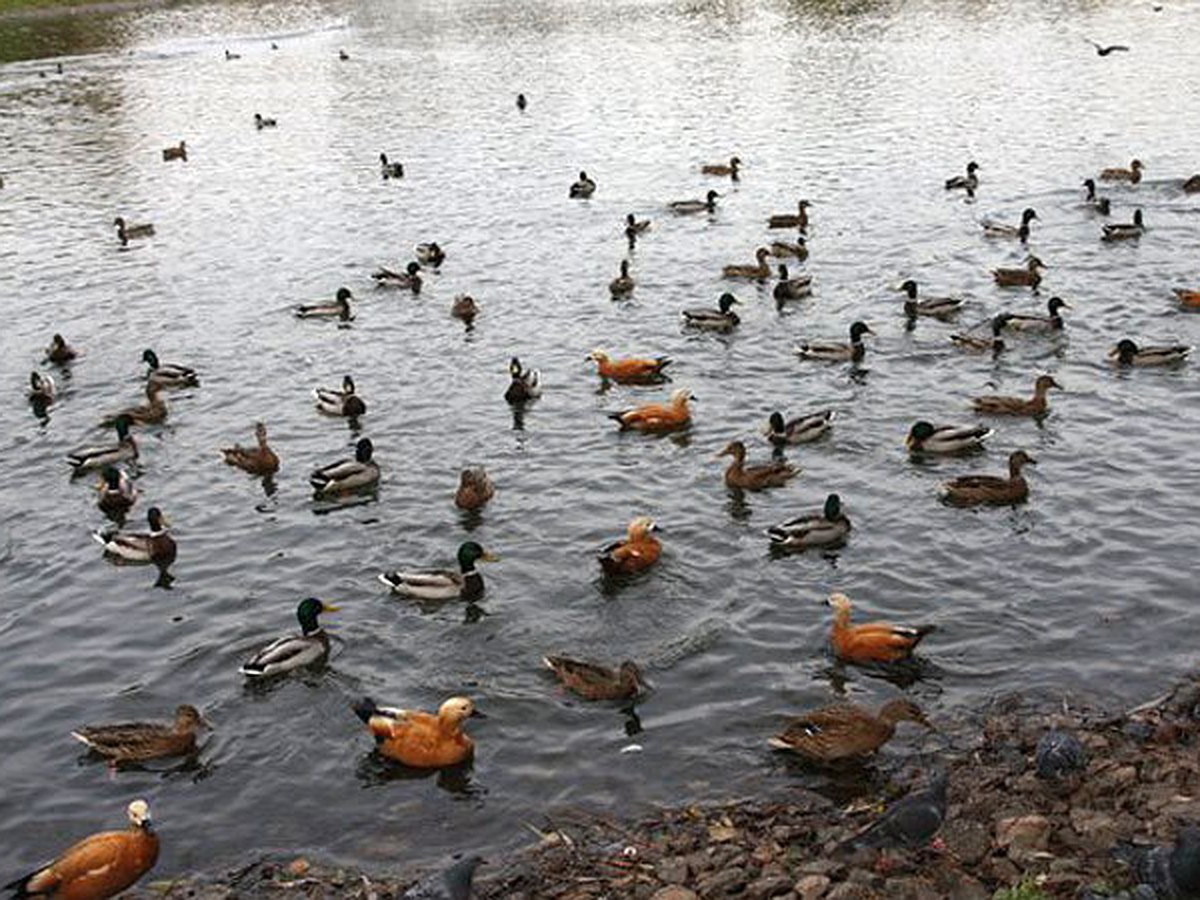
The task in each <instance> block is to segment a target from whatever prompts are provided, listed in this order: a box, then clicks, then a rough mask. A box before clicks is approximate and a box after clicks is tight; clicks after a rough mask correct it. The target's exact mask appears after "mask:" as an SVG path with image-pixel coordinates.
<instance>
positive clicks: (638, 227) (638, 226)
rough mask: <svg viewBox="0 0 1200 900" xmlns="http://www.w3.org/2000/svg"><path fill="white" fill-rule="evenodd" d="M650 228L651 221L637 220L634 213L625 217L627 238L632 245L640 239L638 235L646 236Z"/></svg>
mask: <svg viewBox="0 0 1200 900" xmlns="http://www.w3.org/2000/svg"><path fill="white" fill-rule="evenodd" d="M649 228H650V220H649V219H635V218H634V217H633V213H629V215H627V216H626V217H625V237H627V238H629V243H631V244H632V243H634V242H635V241H636V240H637V239H638V235H641V234H645V233H646V231H647V230H648V229H649Z"/></svg>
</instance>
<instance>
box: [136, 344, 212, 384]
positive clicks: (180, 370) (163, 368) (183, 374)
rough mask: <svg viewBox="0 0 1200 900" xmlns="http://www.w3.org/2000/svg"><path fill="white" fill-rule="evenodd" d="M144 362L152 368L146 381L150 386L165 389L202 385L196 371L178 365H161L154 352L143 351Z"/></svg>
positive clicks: (148, 371) (147, 374)
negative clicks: (154, 385)
mask: <svg viewBox="0 0 1200 900" xmlns="http://www.w3.org/2000/svg"><path fill="white" fill-rule="evenodd" d="M142 362H144V363H145V364H146V365H148V366H149V367H150V368H149V369H148V370H147V372H146V381H147V382H149V383H150V384H157V385H159V386H161V387H165V388H183V387H198V386H199V384H200V377H199V376H198V375H197V374H196V370H195V369H192V368H190V367H188V366H181V365H179V364H178V363H165V364H164V363H160V362H159V361H158V354H156V353H155V352H154V351H153V350H150V349H146V350H143V351H142Z"/></svg>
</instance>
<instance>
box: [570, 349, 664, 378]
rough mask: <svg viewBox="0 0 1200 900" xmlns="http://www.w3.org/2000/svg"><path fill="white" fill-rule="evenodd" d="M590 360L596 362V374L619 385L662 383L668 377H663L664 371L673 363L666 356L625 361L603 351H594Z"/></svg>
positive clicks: (628, 358)
mask: <svg viewBox="0 0 1200 900" xmlns="http://www.w3.org/2000/svg"><path fill="white" fill-rule="evenodd" d="M588 359H591V360H595V362H596V372H597V374H598V375H599V376H600V377H601V378H607V379H608V380H609V381H615V382H617V383H618V384H637V383H639V382H642V383H644V382H648V381H650V382H653V381H661V380H663V379H664V378H665V377H666V376H665V375H663V369H665V368H666V367H667V366H668V365H670V363H671V360H670V359H669V358H668V357H666V356H659V357H655V358H654V359H648V358H641V357H632V356H631V357H626V358H624V359H612V358H610V357H609V355H608V354H607V353H605V352H604V351H603V350H593V351H592V352H591V354H590V355H589V356H588Z"/></svg>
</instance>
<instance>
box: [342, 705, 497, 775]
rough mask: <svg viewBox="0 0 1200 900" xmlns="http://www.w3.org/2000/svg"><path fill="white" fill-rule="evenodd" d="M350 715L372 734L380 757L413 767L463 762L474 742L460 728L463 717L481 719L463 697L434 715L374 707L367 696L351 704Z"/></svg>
mask: <svg viewBox="0 0 1200 900" xmlns="http://www.w3.org/2000/svg"><path fill="white" fill-rule="evenodd" d="M353 709H354V714H355V715H357V716H358V717H359V718H360V719H362V721H363V723H364V724H365V725H366V726H367V730H368V731H370V732H371V734H372V735H373V736H374V737H375V744H376V749H377V750H378V751H379V753H380V754H381V755H382V756H386V757H387V758H388V759H394V760H395V761H396V762H399V763H403V764H404V765H406V766H411V767H412V768H414V769H441V768H445V767H447V766H456V765H459V764H460V763H464V762H467V761H468V760H469V759H471V757H472V756H473V755H474V753H475V742H474V741H472V740H471V738H470V737H469V736H468V735H467V734H466V732H464V731H463V725H464V724H465V723H466V721H467V719H470V718H482V717H483V714H482V713H480V712H478V711H477V710H476V709H475V704H474V703H473V702H472V701H471V700H470V699H468V698H466V697H451V698H450V699H449V700H447V701H446V702H445V703H443V704H442V705H441V706H440V707H438V711H437V714H436V715H434V714H432V713H427V712H422V711H421V710H412V709H395V708H391V707H381V706H376V705H375V701H374V700H372V699H371V698H370V697H364V698H363V699H362V700H360V701H359V702H358V703H355V704H354V707H353Z"/></svg>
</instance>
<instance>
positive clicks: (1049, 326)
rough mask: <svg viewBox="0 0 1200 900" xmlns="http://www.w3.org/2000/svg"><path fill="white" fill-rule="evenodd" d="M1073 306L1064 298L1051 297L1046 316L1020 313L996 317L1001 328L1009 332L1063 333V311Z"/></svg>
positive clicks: (1048, 301)
mask: <svg viewBox="0 0 1200 900" xmlns="http://www.w3.org/2000/svg"><path fill="white" fill-rule="evenodd" d="M1070 308H1071V304H1069V303H1067V301H1066V300H1064V299H1063V298H1062V297H1051V298H1050V299H1049V300H1047V301H1046V311H1047V313H1048V315H1045V316H1030V315H1022V314H1018V313H1002V314H1000V315H998V316H996V319H995V320H994V321H996V322H998V323H999V325H1000V328H1001V329H1003V330H1007V331H1041V332H1050V331H1062V329H1063V318H1062V310H1064V309H1070Z"/></svg>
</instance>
